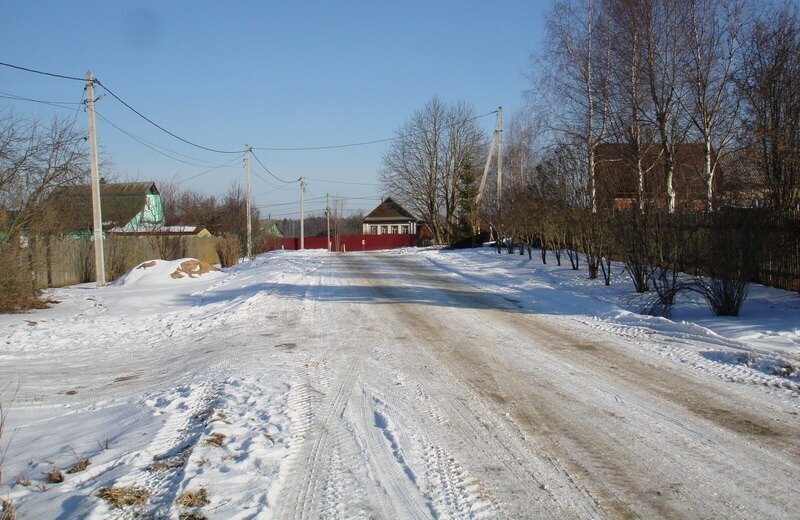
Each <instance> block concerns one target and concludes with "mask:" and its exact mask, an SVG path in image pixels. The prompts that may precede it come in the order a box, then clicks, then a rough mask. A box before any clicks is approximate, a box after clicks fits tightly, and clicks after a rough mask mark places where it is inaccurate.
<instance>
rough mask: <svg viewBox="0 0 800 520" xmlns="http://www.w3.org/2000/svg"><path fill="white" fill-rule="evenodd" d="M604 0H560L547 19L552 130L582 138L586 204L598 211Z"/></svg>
mask: <svg viewBox="0 0 800 520" xmlns="http://www.w3.org/2000/svg"><path fill="white" fill-rule="evenodd" d="M604 16H605V13H604V9H603V5H602V2H601V1H600V0H557V1H556V3H555V5H554V6H553V9H552V11H551V12H550V15H549V16H548V20H547V38H548V40H547V48H546V54H545V56H544V60H545V62H546V63H545V66H544V71H545V85H546V87H549V89H550V90H551V91H552V93H553V94H554V95H555V96H556V98H557V100H558V102H557V103H553V108H554V114H553V123H554V130H556V131H558V132H561V133H564V134H566V135H567V137H568V140H570V141H572V140H579V141H580V142H581V143H582V145H583V147H584V154H585V157H586V165H585V172H586V182H587V185H588V190H587V191H588V204H589V207H590V208H591V211H592V213H594V212H596V211H597V190H596V186H595V151H596V149H597V145H598V144H599V143H600V142H602V141H603V139H605V137H606V135H607V133H608V130H609V125H608V123H609V121H608V101H609V98H608V94H609V92H608V88H609V83H608V65H609V59H610V53H609V50H610V49H609V46H608V44H607V38H608V37H609V35H608V32H607V31H604V30H603V29H602V25H603V23H604V20H603V18H604Z"/></svg>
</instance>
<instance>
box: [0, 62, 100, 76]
mask: <svg viewBox="0 0 800 520" xmlns="http://www.w3.org/2000/svg"><path fill="white" fill-rule="evenodd" d="M0 65H2V66H4V67H10V68H12V69H18V70H24V71H25V72H33V73H34V74H41V75H43V76H52V77H54V78H62V79H72V80H75V81H86V78H79V77H76V76H65V75H63V74H55V73H53V72H44V71H41V70H36V69H29V68H27V67H20V66H19V65H12V64H11V63H4V62H2V61H0Z"/></svg>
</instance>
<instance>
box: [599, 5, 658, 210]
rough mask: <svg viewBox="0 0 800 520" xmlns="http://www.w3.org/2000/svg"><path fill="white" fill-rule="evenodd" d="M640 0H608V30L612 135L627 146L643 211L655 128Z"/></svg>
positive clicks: (639, 202)
mask: <svg viewBox="0 0 800 520" xmlns="http://www.w3.org/2000/svg"><path fill="white" fill-rule="evenodd" d="M636 2H637V0H607V3H606V5H607V9H608V26H607V27H608V31H609V32H610V33H611V34H612V35H613V36H612V37H611V38H610V41H609V44H610V46H611V55H612V58H611V63H612V65H611V68H610V71H609V73H610V77H611V87H610V89H609V90H610V96H611V103H610V105H611V108H610V110H609V112H610V121H611V127H612V134H613V135H614V136H615V138H616V140H618V141H619V142H622V143H625V145H626V148H627V152H626V154H625V155H626V158H625V159H626V162H627V164H626V165H625V166H626V167H627V168H629V169H630V170H631V173H632V174H633V177H634V178H635V179H636V199H637V205H638V208H639V211H644V205H645V198H646V197H645V175H646V174H647V173H648V172H649V171H650V170H651V169H652V165H649V166H647V167H645V165H644V163H643V159H644V157H645V155H646V154H647V153H648V151H649V149H650V147H651V146H652V140H653V132H652V125H649V124H648V122H647V121H646V119H645V114H646V113H647V112H648V111H649V110H650V107H651V103H650V99H649V96H648V95H647V88H646V83H645V81H644V79H645V74H644V53H643V48H644V45H643V42H642V40H643V32H644V31H643V29H642V27H641V24H640V22H639V18H638V16H637V9H636V5H635V4H636Z"/></svg>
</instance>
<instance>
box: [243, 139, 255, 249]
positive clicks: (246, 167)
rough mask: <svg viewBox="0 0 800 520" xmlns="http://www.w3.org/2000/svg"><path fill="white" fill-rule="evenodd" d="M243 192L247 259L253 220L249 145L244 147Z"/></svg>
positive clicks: (250, 246) (251, 238)
mask: <svg viewBox="0 0 800 520" xmlns="http://www.w3.org/2000/svg"><path fill="white" fill-rule="evenodd" d="M244 190H245V196H246V197H247V202H246V203H245V205H246V207H247V258H248V259H249V258H252V257H253V219H252V215H251V208H250V205H251V200H250V145H248V144H245V145H244Z"/></svg>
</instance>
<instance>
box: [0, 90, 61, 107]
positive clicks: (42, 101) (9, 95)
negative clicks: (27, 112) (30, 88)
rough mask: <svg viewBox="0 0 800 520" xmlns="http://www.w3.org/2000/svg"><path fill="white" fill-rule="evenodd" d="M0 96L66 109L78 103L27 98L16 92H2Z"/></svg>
mask: <svg viewBox="0 0 800 520" xmlns="http://www.w3.org/2000/svg"><path fill="white" fill-rule="evenodd" d="M0 98H3V99H10V100H12V101H29V102H32V103H41V104H43V105H50V106H53V107H56V108H63V109H65V110H73V109H74V107H75V104H76V103H61V102H59V101H45V100H43V99H33V98H26V97H23V96H17V95H14V94H8V93H3V92H0Z"/></svg>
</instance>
